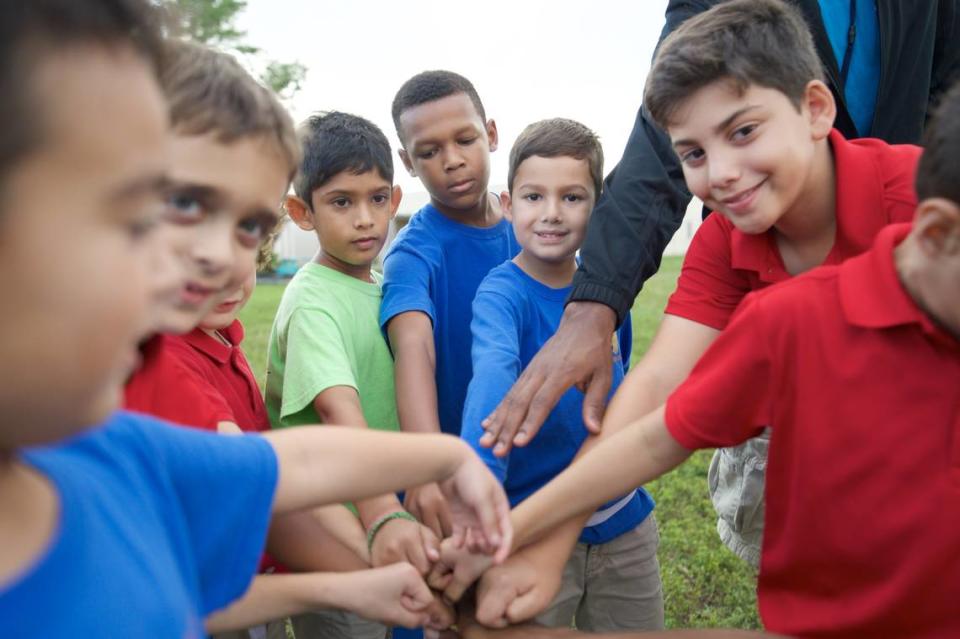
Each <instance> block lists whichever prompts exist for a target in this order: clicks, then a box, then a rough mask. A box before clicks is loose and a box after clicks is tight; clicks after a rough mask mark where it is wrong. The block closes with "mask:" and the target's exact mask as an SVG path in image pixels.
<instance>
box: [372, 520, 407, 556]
mask: <svg viewBox="0 0 960 639" xmlns="http://www.w3.org/2000/svg"><path fill="white" fill-rule="evenodd" d="M394 519H406V520H407V521H417V518H416V517H414V516H413V515H411V514H410V513H408V512H407V511H405V510H397V511H394V512H392V513H387V514H386V515H383V516H381V517H380V518H378V519H377V520H376V521H375V522H373V524H372V525H371V526H370V528H369V529H368V530H367V552H369V553H371V554H373V540H374V538H375V537H376V536H377V533H378V532H380V529H381V528H383V525H384V524H385V523H387V522H388V521H392V520H394Z"/></svg>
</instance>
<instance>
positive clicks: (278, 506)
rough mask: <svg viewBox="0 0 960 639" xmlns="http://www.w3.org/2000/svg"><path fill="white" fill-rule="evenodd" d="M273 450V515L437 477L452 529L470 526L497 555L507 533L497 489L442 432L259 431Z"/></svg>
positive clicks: (456, 441) (501, 555) (505, 549)
mask: <svg viewBox="0 0 960 639" xmlns="http://www.w3.org/2000/svg"><path fill="white" fill-rule="evenodd" d="M263 437H264V438H265V439H266V440H267V441H269V442H270V443H271V444H272V446H273V448H274V451H275V452H276V455H277V459H278V462H279V478H278V482H277V489H276V492H275V497H274V504H273V511H274V513H284V512H290V511H294V510H302V509H304V508H311V507H315V506H320V505H324V504H330V503H338V502H344V501H349V500H355V499H364V498H366V497H371V496H374V495H379V494H383V493H387V492H393V491H397V490H402V489H406V488H409V487H411V486H418V485H420V484H424V483H428V482H439V483H440V486H441V489H442V490H443V492H444V494H445V497H446V498H447V499H448V500H449V501H450V505H451V518H452V520H453V528H454V534H463V533H464V532H465V531H466V530H467V529H470V530H472V531H473V532H474V534H476V535H479V536H480V538H481V539H482V541H483V545H485V546H486V549H487V550H488V551H491V552H492V551H493V550H494V549H498V550H497V557H498V560H502V559H503V558H504V557H505V556H506V553H507V552H508V551H509V545H510V541H511V539H512V534H513V530H512V527H511V525H510V508H509V504H508V502H507V498H506V495H505V494H504V492H503V487H502V486H501V485H500V483H499V482H498V481H497V480H496V478H495V477H494V476H493V475H492V474H491V473H490V471H489V470H488V469H487V468H486V466H484V465H483V462H481V461H480V459H479V458H478V457H477V456H476V455H475V454H474V453H473V451H471V450H470V448H469V447H468V446H467V445H466V444H464V443H463V442H461V441H460V440H459V439H457V438H455V437H450V436H447V435H426V434H422V435H412V434H405V433H382V432H374V431H363V430H359V429H352V428H330V427H328V426H318V427H302V428H290V429H287V430H284V431H274V432H271V433H267V434H265V435H263Z"/></svg>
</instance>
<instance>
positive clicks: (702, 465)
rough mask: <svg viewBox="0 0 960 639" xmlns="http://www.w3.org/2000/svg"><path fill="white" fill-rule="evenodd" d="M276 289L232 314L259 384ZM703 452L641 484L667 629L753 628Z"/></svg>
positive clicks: (653, 322)
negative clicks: (651, 522)
mask: <svg viewBox="0 0 960 639" xmlns="http://www.w3.org/2000/svg"><path fill="white" fill-rule="evenodd" d="M679 271H680V258H677V257H668V258H664V260H663V266H662V268H661V269H660V272H659V273H657V275H656V276H654V277H653V278H651V279H650V281H649V282H647V284H646V286H645V287H644V290H643V291H642V292H641V293H640V295H639V297H638V298H637V301H636V304H635V305H634V307H633V312H632V315H633V334H634V342H633V356H634V358H635V359H636V358H637V357H638V356H640V355H642V354H643V352H644V350H645V349H646V347H647V344H649V342H650V339H651V338H652V337H653V333H654V332H655V331H656V329H657V326H658V325H659V323H660V317H661V315H662V310H663V307H664V305H665V303H666V299H667V296H668V295H669V294H670V293H671V292H672V291H673V288H674V286H675V284H676V280H677V275H678V273H679ZM282 294H283V285H282V284H261V285H259V286H258V287H257V290H256V291H255V292H254V295H253V299H251V300H250V303H249V304H248V305H247V308H245V309H244V310H243V312H242V313H241V315H240V318H241V320H242V321H243V324H244V326H245V327H246V340H245V342H244V349H245V350H246V353H247V356H248V357H249V359H250V364H251V366H252V367H253V370H254V373H256V375H257V378H258V379H259V380H260V383H261V385H262V384H263V375H264V370H265V367H266V344H267V337H268V336H269V333H270V325H271V323H272V321H273V314H274V312H275V310H276V307H277V304H278V303H279V302H280V296H281V295H282ZM711 454H712V451H701V452H698V453H696V454H694V455H693V457H691V458H690V460H689V461H688V462H687V463H686V464H684V465H683V466H681V467H680V468H679V469H677V470H676V471H674V472H673V473H671V474H669V475H667V476H666V477H664V478H662V479H660V480H658V481H655V482H653V483H652V484H650V485H649V486H647V488H648V490H649V491H650V493H651V494H652V495H653V497H654V499H656V501H657V509H656V514H657V520H658V522H659V524H660V535H661V544H660V553H659V557H660V568H661V571H662V573H663V588H664V593H665V595H666V607H667V627H670V628H706V627H729V628H759V627H760V626H759V621H758V618H757V613H756V594H755V578H754V575H753V570H752V569H751V568H750V567H749V566H747V565H746V564H744V563H743V562H741V561H740V560H739V559H737V558H736V557H735V556H734V555H733V554H732V553H730V552H728V551H727V550H726V549H725V548H724V547H723V546H722V544H721V543H720V541H719V538H718V537H717V533H716V530H715V528H714V526H715V519H714V512H713V508H712V506H711V505H710V499H709V497H708V495H707V488H706V486H707V479H706V477H707V466H708V464H709V462H710V457H711Z"/></svg>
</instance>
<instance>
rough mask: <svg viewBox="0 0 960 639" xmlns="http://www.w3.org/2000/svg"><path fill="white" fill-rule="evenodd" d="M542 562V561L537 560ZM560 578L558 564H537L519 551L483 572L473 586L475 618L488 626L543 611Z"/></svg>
mask: <svg viewBox="0 0 960 639" xmlns="http://www.w3.org/2000/svg"><path fill="white" fill-rule="evenodd" d="M541 563H542V562H541ZM562 578H563V570H562V567H561V569H560V570H559V571H558V570H556V569H555V568H553V567H552V566H541V565H538V564H537V562H535V561H533V559H532V558H531V557H530V556H528V555H526V554H525V553H523V552H519V553H517V554H516V555H513V556H512V557H510V558H509V559H508V560H507V561H505V562H504V563H503V564H502V565H500V566H494V567H492V568H491V569H490V570H488V571H487V572H485V573H484V574H483V577H481V578H480V584H479V585H478V586H477V612H476V617H477V621H479V622H480V623H482V624H483V625H485V626H489V627H491V628H503V627H505V626H507V625H509V624H513V623H519V622H521V621H526V620H527V619H532V618H533V617H535V616H536V615H538V614H540V613H541V612H543V611H544V610H545V609H546V608H547V606H549V605H550V602H551V601H553V598H554V597H555V596H556V594H557V592H558V591H559V590H560V582H561V580H562Z"/></svg>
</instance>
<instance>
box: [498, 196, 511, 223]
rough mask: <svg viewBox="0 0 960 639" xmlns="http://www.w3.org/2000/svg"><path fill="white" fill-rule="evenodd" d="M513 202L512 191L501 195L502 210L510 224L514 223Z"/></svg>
mask: <svg viewBox="0 0 960 639" xmlns="http://www.w3.org/2000/svg"><path fill="white" fill-rule="evenodd" d="M512 207H513V201H512V200H511V199H510V191H504V192H503V193H501V194H500V209H501V210H502V211H503V217H505V218H507V221H508V222H513V208H512Z"/></svg>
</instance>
